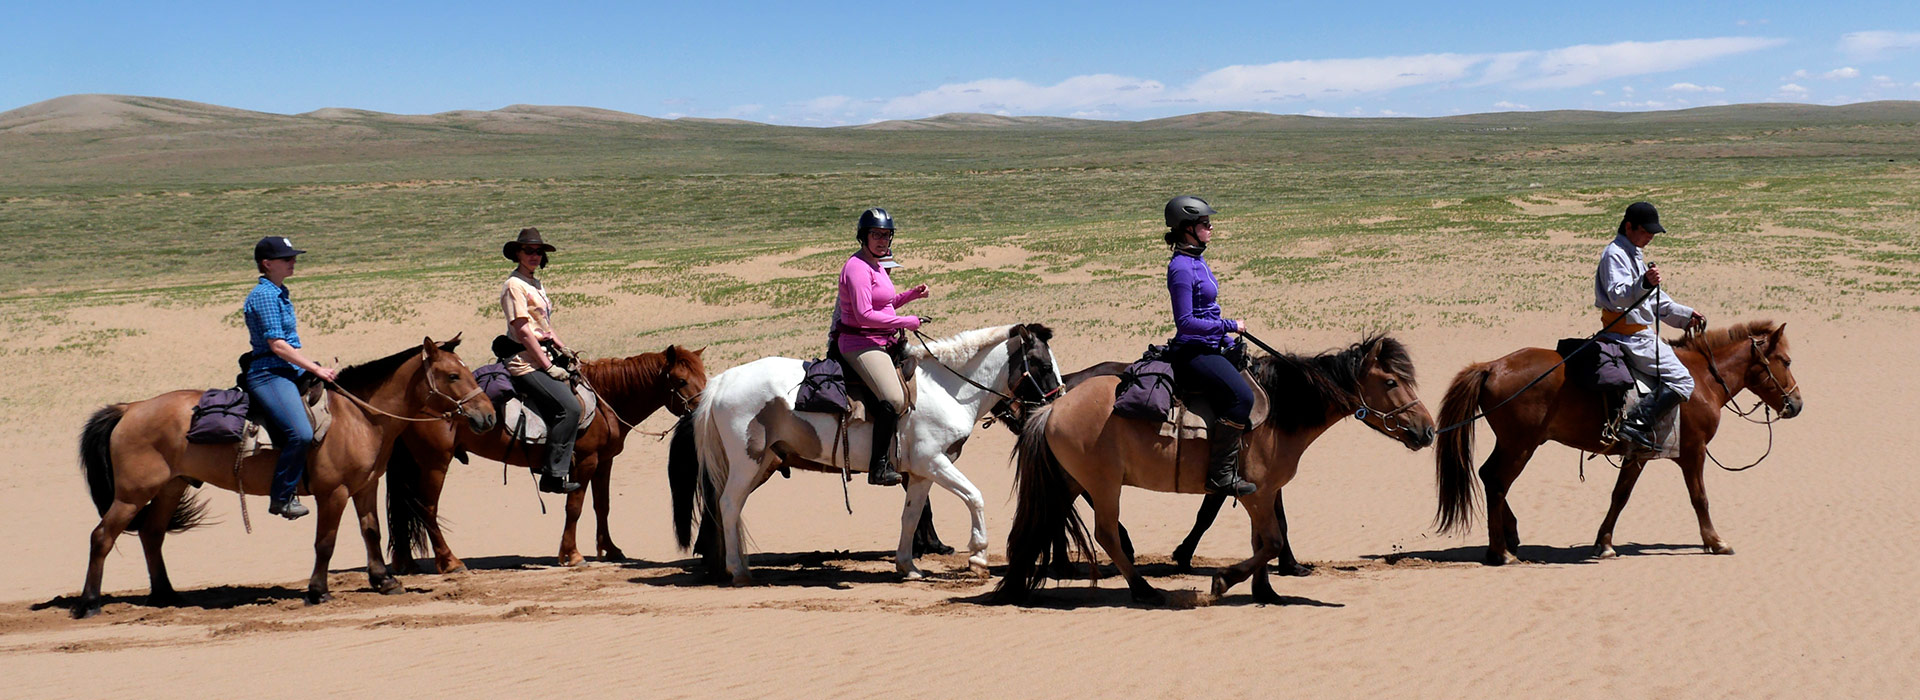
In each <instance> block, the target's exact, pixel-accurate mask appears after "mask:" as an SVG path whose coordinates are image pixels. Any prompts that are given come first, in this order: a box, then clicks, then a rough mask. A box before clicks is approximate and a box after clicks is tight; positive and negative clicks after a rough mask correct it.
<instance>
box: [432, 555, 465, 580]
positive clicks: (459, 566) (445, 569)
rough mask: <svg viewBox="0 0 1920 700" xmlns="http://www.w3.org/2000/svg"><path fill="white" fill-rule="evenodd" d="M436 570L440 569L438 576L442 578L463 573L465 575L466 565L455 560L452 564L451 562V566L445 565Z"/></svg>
mask: <svg viewBox="0 0 1920 700" xmlns="http://www.w3.org/2000/svg"><path fill="white" fill-rule="evenodd" d="M438 568H439V569H440V575H442V576H445V575H448V574H464V573H467V564H466V562H463V561H460V560H458V559H456V560H454V562H453V563H452V564H446V565H442V566H440V567H438Z"/></svg>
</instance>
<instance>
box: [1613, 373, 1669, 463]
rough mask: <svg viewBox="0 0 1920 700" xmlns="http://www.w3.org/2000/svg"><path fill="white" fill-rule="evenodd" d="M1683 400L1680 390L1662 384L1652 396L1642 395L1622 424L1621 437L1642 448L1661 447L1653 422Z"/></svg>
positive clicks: (1654, 448) (1655, 448)
mask: <svg viewBox="0 0 1920 700" xmlns="http://www.w3.org/2000/svg"><path fill="white" fill-rule="evenodd" d="M1683 400H1684V398H1683V397H1682V396H1680V392H1677V391H1674V390H1673V389H1671V388H1668V387H1667V385H1665V384H1661V385H1660V388H1658V389H1654V390H1653V395H1652V396H1646V397H1642V398H1641V399H1640V403H1637V404H1634V406H1633V411H1632V412H1631V413H1629V414H1627V420H1626V421H1625V423H1624V424H1623V425H1621V426H1620V437H1623V438H1626V439H1627V440H1629V441H1632V442H1633V444H1635V445H1638V446H1640V447H1641V448H1642V449H1647V450H1657V449H1660V436H1658V435H1655V434H1654V429H1653V424H1654V423H1657V422H1659V420H1660V417H1661V416H1664V415H1666V414H1667V411H1670V410H1673V407H1674V406H1677V405H1679V404H1680V402H1681V401H1683Z"/></svg>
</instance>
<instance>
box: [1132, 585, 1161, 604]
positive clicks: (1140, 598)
mask: <svg viewBox="0 0 1920 700" xmlns="http://www.w3.org/2000/svg"><path fill="white" fill-rule="evenodd" d="M1133 602H1135V603H1138V604H1140V605H1151V606H1153V607H1156V608H1158V607H1164V606H1165V605H1166V604H1167V594H1165V593H1162V592H1160V589H1158V588H1148V589H1145V590H1136V591H1134V592H1133Z"/></svg>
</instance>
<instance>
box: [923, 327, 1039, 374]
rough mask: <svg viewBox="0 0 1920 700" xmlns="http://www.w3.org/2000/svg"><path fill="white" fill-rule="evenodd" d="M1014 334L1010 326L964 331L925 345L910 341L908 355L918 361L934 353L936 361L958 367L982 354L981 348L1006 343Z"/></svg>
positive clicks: (926, 342) (927, 342)
mask: <svg viewBox="0 0 1920 700" xmlns="http://www.w3.org/2000/svg"><path fill="white" fill-rule="evenodd" d="M1012 333H1013V326H1012V325H1011V324H1009V325H1005V326H988V327H986V328H975V329H973V330H970V331H962V332H960V333H957V334H955V335H951V336H948V337H945V338H940V339H937V340H932V341H925V345H922V344H921V343H920V342H915V341H912V340H909V341H907V354H908V355H910V356H912V357H915V358H918V359H926V357H927V355H928V353H932V355H933V357H934V359H936V360H939V361H940V362H943V363H946V364H950V365H957V364H962V363H965V362H966V361H968V360H971V359H973V356H974V355H977V354H979V353H980V350H981V348H985V347H987V346H989V345H994V344H998V343H1004V342H1006V341H1007V338H1009V337H1011V336H1012Z"/></svg>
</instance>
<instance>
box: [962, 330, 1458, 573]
mask: <svg viewBox="0 0 1920 700" xmlns="http://www.w3.org/2000/svg"><path fill="white" fill-rule="evenodd" d="M1250 373H1251V374H1252V375H1253V377H1254V379H1255V381H1257V382H1259V383H1260V386H1261V388H1262V389H1264V390H1266V392H1267V394H1268V395H1269V397H1271V398H1272V406H1273V408H1272V413H1271V414H1270V415H1269V416H1268V418H1267V421H1266V422H1265V423H1263V424H1261V425H1260V426H1258V427H1255V428H1254V429H1252V430H1250V431H1248V432H1247V434H1246V441H1247V444H1246V449H1245V450H1244V452H1243V458H1242V464H1241V471H1242V473H1243V474H1244V475H1245V476H1246V478H1247V479H1248V480H1249V481H1252V482H1253V483H1254V484H1255V485H1256V486H1258V487H1259V488H1258V490H1256V491H1254V493H1253V494H1251V495H1248V496H1244V497H1241V498H1240V499H1239V500H1240V504H1241V505H1243V506H1245V507H1246V510H1247V516H1248V517H1249V518H1251V519H1252V520H1253V546H1254V554H1253V556H1252V557H1251V558H1248V559H1247V560H1245V561H1242V562H1240V563H1238V564H1235V565H1233V566H1232V567H1229V568H1228V569H1226V570H1224V571H1221V572H1219V573H1218V574H1216V575H1215V576H1214V579H1213V593H1214V595H1220V594H1223V593H1225V592H1226V591H1227V590H1228V589H1230V588H1232V586H1233V585H1234V584H1237V583H1239V582H1240V581H1243V580H1246V578H1247V577H1248V576H1254V577H1255V580H1254V596H1255V598H1257V599H1259V600H1261V601H1274V600H1277V599H1278V596H1277V595H1276V594H1275V593H1274V591H1273V587H1272V584H1271V583H1270V582H1269V581H1268V580H1267V572H1266V566H1265V564H1266V562H1267V561H1268V560H1271V559H1273V558H1275V557H1278V556H1282V555H1283V554H1285V553H1286V552H1288V551H1289V549H1290V548H1289V545H1288V542H1287V532H1286V525H1285V522H1284V520H1283V519H1282V516H1281V510H1280V489H1281V487H1283V486H1285V485H1286V483H1287V482H1288V481H1291V480H1292V479H1293V477H1294V474H1295V473H1296V472H1297V471H1298V470H1299V466H1300V455H1301V454H1302V453H1304V452H1305V451H1306V449H1307V447H1308V446H1309V445H1311V444H1312V443H1313V441H1314V440H1315V439H1316V438H1318V437H1320V435H1321V434H1322V433H1324V432H1326V431H1327V429H1328V428H1331V427H1333V424H1334V423H1337V422H1339V421H1340V420H1341V419H1344V418H1346V417H1348V416H1356V417H1359V418H1360V420H1361V421H1362V422H1364V423H1366V424H1367V426H1368V427H1371V428H1373V429H1374V430H1376V431H1378V432H1380V433H1381V434H1383V435H1386V436H1388V437H1392V438H1394V439H1396V440H1399V441H1400V442H1401V444H1404V445H1406V446H1407V447H1408V448H1409V449H1415V450H1417V449H1420V448H1423V447H1426V446H1427V445H1429V444H1432V442H1433V435H1434V424H1433V418H1432V417H1431V416H1429V415H1428V414H1427V410H1426V407H1425V406H1424V405H1422V404H1421V402H1420V397H1419V395H1418V394H1417V393H1416V392H1415V385H1414V375H1413V361H1412V358H1411V357H1410V356H1409V355H1408V354H1407V351H1406V348H1405V346H1403V345H1401V344H1400V342H1399V341H1397V340H1394V339H1393V338H1390V337H1385V336H1372V337H1369V338H1366V339H1365V340H1362V341H1360V342H1358V343H1355V344H1353V345H1352V346H1350V347H1348V348H1346V349H1344V350H1340V351H1338V352H1329V353H1325V354H1322V355H1319V356H1315V357H1299V356H1295V355H1271V356H1265V357H1260V358H1256V359H1254V360H1253V362H1252V365H1251V368H1250ZM1118 382H1119V379H1118V378H1114V377H1093V378H1090V379H1087V380H1086V381H1085V382H1084V383H1083V384H1081V385H1080V386H1079V387H1078V388H1075V389H1073V390H1071V391H1068V392H1067V393H1066V394H1065V395H1064V396H1061V397H1060V398H1059V399H1057V400H1055V401H1054V402H1053V404H1052V405H1050V406H1046V407H1042V408H1039V409H1037V410H1035V411H1034V413H1033V415H1032V417H1031V418H1029V419H1028V420H1027V424H1026V426H1025V427H1024V428H1022V430H1021V434H1020V440H1019V444H1018V445H1017V446H1016V447H1015V458H1016V462H1017V464H1018V480H1019V487H1018V488H1019V497H1018V499H1019V505H1018V509H1017V510H1016V512H1015V514H1014V519H1013V527H1012V532H1011V535H1010V536H1009V537H1008V539H1007V568H1006V576H1005V578H1003V579H1002V580H1001V581H1000V585H999V587H998V588H997V589H996V590H995V591H994V600H995V601H997V602H1019V601H1021V600H1024V599H1025V598H1026V596H1027V594H1028V593H1030V592H1031V591H1032V590H1033V589H1034V588H1037V587H1038V586H1039V584H1040V582H1041V580H1042V579H1044V578H1046V577H1047V576H1048V574H1047V573H1046V572H1047V571H1048V569H1049V568H1050V567H1049V565H1050V564H1051V563H1052V562H1051V559H1052V558H1053V554H1052V553H1051V552H1049V549H1050V546H1051V545H1052V544H1053V542H1054V541H1055V539H1056V538H1058V537H1059V535H1060V533H1061V531H1062V530H1065V531H1066V532H1068V533H1069V534H1070V536H1071V537H1072V539H1073V540H1074V542H1075V543H1076V544H1077V545H1079V547H1080V548H1081V549H1082V551H1087V552H1088V554H1089V556H1090V555H1091V551H1090V550H1089V548H1088V547H1087V542H1086V527H1085V525H1084V524H1083V523H1082V522H1081V520H1080V517H1079V515H1078V514H1077V513H1076V512H1075V511H1074V507H1073V501H1074V499H1075V498H1077V497H1079V496H1080V495H1082V494H1085V495H1086V496H1087V497H1088V499H1089V500H1090V501H1091V502H1092V504H1093V512H1094V518H1095V536H1096V537H1097V538H1098V540H1099V542H1100V546H1101V548H1102V549H1105V550H1106V552H1107V556H1108V558H1110V559H1112V560H1113V563H1114V565H1115V566H1116V567H1118V568H1119V569H1120V573H1121V575H1123V576H1125V577H1126V579H1127V586H1128V589H1129V590H1130V592H1131V594H1132V597H1133V600H1134V601H1136V602H1142V603H1149V604H1161V603H1163V602H1164V601H1165V596H1164V595H1163V594H1161V593H1160V591H1158V590H1156V589H1155V588H1154V587H1153V586H1152V585H1150V584H1148V583H1147V581H1146V579H1145V578H1143V577H1141V576H1140V574H1139V573H1138V572H1136V571H1135V570H1134V566H1133V557H1132V555H1131V554H1130V553H1129V552H1128V549H1129V548H1128V547H1126V546H1125V544H1124V543H1123V541H1122V536H1121V528H1120V488H1121V487H1122V486H1137V487H1140V488H1145V489H1151V490H1154V491H1162V492H1169V493H1203V492H1204V488H1203V486H1202V484H1203V482H1204V481H1205V479H1206V472H1207V464H1206V462H1207V452H1208V451H1207V447H1206V442H1205V441H1203V440H1184V441H1176V440H1175V439H1173V438H1169V437H1163V436H1161V435H1160V426H1159V425H1158V424H1156V423H1155V422H1152V421H1143V420H1137V419H1132V418H1124V417H1121V416H1116V415H1114V414H1113V396H1114V388H1115V387H1116V386H1117V385H1118ZM1380 407H1391V408H1388V409H1387V410H1384V411H1382V410H1378V409H1379V408H1380Z"/></svg>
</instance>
